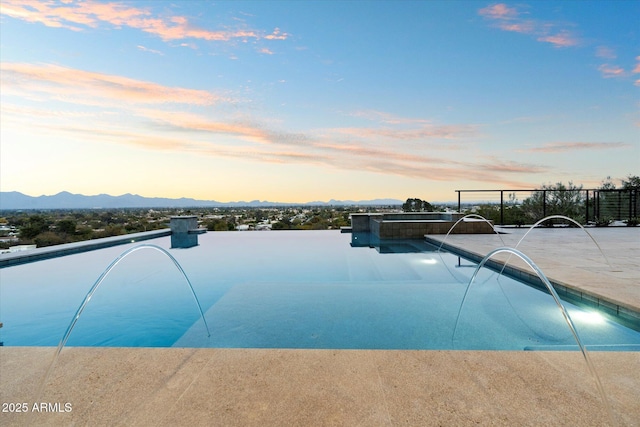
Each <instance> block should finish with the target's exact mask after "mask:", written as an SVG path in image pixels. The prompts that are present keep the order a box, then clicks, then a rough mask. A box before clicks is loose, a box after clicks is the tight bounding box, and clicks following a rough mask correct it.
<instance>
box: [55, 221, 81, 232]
mask: <svg viewBox="0 0 640 427" xmlns="http://www.w3.org/2000/svg"><path fill="white" fill-rule="evenodd" d="M76 226H77V223H76V221H75V220H73V219H63V220H60V221H58V224H57V227H58V231H59V232H60V233H65V234H75V232H76Z"/></svg>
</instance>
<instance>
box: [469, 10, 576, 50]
mask: <svg viewBox="0 0 640 427" xmlns="http://www.w3.org/2000/svg"><path fill="white" fill-rule="evenodd" d="M478 14H479V15H480V16H482V17H484V18H485V19H487V20H488V21H489V22H490V23H491V24H492V25H493V26H495V27H497V28H500V29H501V30H503V31H511V32H516V33H522V34H529V35H532V36H535V37H536V40H537V41H539V42H543V43H551V44H552V45H553V46H554V47H559V48H561V47H571V46H577V45H578V44H579V41H578V39H577V38H576V37H575V36H574V35H573V33H572V32H571V31H569V30H568V29H567V28H565V27H566V25H564V24H560V23H554V22H544V21H539V20H535V19H524V18H522V17H521V14H520V12H518V10H517V9H515V8H511V7H508V6H507V5H505V4H504V3H498V4H494V5H492V6H488V7H485V8H483V9H480V10H478Z"/></svg>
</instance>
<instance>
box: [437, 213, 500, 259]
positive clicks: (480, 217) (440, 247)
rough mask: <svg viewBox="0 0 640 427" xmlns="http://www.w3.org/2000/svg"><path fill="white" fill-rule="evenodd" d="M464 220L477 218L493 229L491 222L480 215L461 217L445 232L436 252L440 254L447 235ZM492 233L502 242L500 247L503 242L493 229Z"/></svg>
mask: <svg viewBox="0 0 640 427" xmlns="http://www.w3.org/2000/svg"><path fill="white" fill-rule="evenodd" d="M466 218H478V219H481V220H483V221H484V222H486V223H487V224H489V225H490V226H491V228H493V224H492V223H491V221H489V220H488V219H486V218H485V217H483V216H482V215H477V214H468V215H465V216H463V217H462V218H460V219H459V220H457V221H456V223H455V224H453V225H452V226H451V228H450V229H449V231H447V234H446V236H444V239H442V242H440V246H439V247H438V252H440V251H441V250H442V245H444V243H445V242H446V241H447V238H448V237H449V234H451V232H452V231H453V229H454V228H456V225H458V224H459V223H461V222H462V221H464V220H465V219H466ZM493 231H494V232H495V233H496V234H497V235H498V237H499V238H500V241H501V242H502V245H504V244H505V243H504V240H503V239H502V237H501V236H500V233H498V232H497V231H496V230H495V229H493Z"/></svg>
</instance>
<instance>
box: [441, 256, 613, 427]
mask: <svg viewBox="0 0 640 427" xmlns="http://www.w3.org/2000/svg"><path fill="white" fill-rule="evenodd" d="M502 252H507V253H509V254H512V255H516V256H517V257H519V258H520V259H521V260H522V261H524V262H525V263H526V264H527V265H528V266H529V267H530V268H531V269H532V270H533V271H535V273H536V274H537V275H538V278H539V279H540V280H541V281H542V282H543V283H544V284H545V286H546V287H547V290H548V291H549V293H550V294H551V296H552V297H553V300H554V301H555V303H556V305H557V306H558V308H559V309H560V311H561V312H562V316H563V317H564V320H565V322H566V323H567V326H568V327H569V329H570V330H571V334H572V335H573V338H574V339H575V340H576V343H577V344H578V347H579V348H580V352H581V353H582V356H583V357H584V360H585V362H586V363H587V366H588V368H589V372H590V373H591V375H592V376H593V378H594V380H595V382H596V386H597V388H598V391H599V392H600V397H601V398H602V403H603V405H604V406H605V408H606V410H607V414H608V416H609V421H610V422H611V425H615V422H614V417H613V412H612V411H611V408H610V406H609V401H608V400H607V397H606V394H605V391H604V388H603V387H602V383H601V382H600V378H599V377H598V374H597V372H596V370H595V368H594V366H593V363H592V362H591V359H590V357H589V353H588V352H587V349H586V347H585V346H584V345H583V344H582V340H581V339H580V335H579V334H578V330H577V329H576V327H575V325H574V323H573V321H572V320H571V317H570V316H569V313H568V312H567V310H566V308H565V307H564V304H562V301H560V297H559V296H558V293H557V292H556V290H555V289H554V288H553V286H552V285H551V282H549V279H547V277H546V276H545V275H544V273H543V272H542V270H540V268H538V266H537V265H536V264H535V263H534V262H533V261H532V260H531V259H530V258H529V257H528V256H526V255H525V254H523V253H522V252H520V251H519V250H517V249H514V248H508V247H502V248H497V249H494V250H493V251H491V252H489V253H488V254H487V255H486V256H485V257H484V258H483V259H482V261H481V262H480V263H479V264H478V266H477V267H476V270H475V271H474V273H473V276H471V280H470V281H469V284H468V285H467V289H466V290H465V292H464V296H463V297H462V301H461V302H460V309H459V310H458V316H457V317H456V323H455V326H454V328H453V335H452V337H451V342H452V344H454V342H455V335H456V331H457V329H458V322H459V320H460V314H461V313H462V308H463V307H464V303H465V301H466V298H467V294H468V293H469V289H470V288H471V285H472V284H473V282H474V280H475V278H476V276H477V275H478V272H479V271H480V269H481V268H482V267H483V266H484V265H485V263H486V262H487V261H489V259H491V258H492V257H493V256H494V255H497V254H499V253H502Z"/></svg>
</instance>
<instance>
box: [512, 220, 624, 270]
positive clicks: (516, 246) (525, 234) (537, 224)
mask: <svg viewBox="0 0 640 427" xmlns="http://www.w3.org/2000/svg"><path fill="white" fill-rule="evenodd" d="M550 219H564V220H567V221H569V222H572V223H574V224H575V225H577V226H578V227H580V228H581V229H582V231H584V232H585V233H587V236H589V238H590V239H591V241H592V242H593V243H594V244H595V245H596V247H597V248H598V250H599V251H600V254H601V255H602V257H603V258H604V260H605V261H606V262H607V264H608V265H609V269H610V270H612V271H613V266H612V265H611V262H609V258H607V256H606V255H605V253H604V251H603V250H602V248H601V247H600V245H599V244H598V242H596V239H594V237H593V236H592V235H591V233H589V232H588V231H587V229H586V228H584V227H583V226H582V225H580V223H579V222H578V221H576V220H574V219H572V218H569V217H568V216H564V215H549V216H546V217H544V218H542V219H541V220H539V221H538V222H536V223H535V224H533V225H532V226H531V228H530V229H529V230H527V232H526V233H524V235H523V236H522V237H521V238H520V240H518V243H516V245H515V246H514V249H518V246H520V243H522V241H523V240H524V239H525V237H527V235H528V234H529V233H531V231H533V229H534V228H536V227H537V226H539V225H540V224H542V223H543V222H545V221H548V220H550ZM503 243H504V242H503ZM510 259H511V255H509V258H507V260H506V261H505V263H504V265H503V266H502V269H501V270H500V274H502V272H503V271H504V269H505V268H506V267H507V264H508V263H509V260H510Z"/></svg>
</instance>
